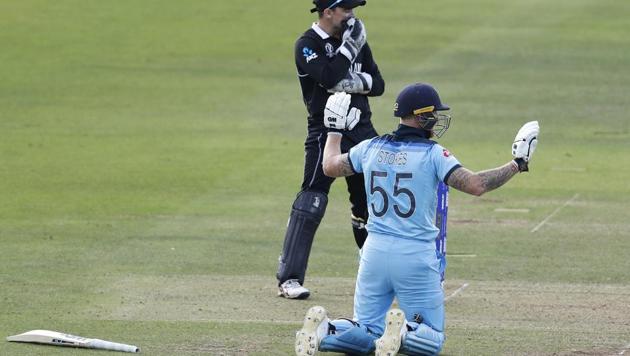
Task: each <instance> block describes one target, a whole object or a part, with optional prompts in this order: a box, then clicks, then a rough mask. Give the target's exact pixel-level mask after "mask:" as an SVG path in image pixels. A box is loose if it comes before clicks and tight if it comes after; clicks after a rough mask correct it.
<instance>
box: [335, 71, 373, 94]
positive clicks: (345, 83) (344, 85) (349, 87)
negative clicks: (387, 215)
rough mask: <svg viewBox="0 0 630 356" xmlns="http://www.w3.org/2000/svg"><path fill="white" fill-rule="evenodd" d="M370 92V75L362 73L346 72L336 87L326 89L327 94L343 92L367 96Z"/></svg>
mask: <svg viewBox="0 0 630 356" xmlns="http://www.w3.org/2000/svg"><path fill="white" fill-rule="evenodd" d="M370 90H372V75H370V74H369V73H364V72H348V74H347V75H346V77H345V78H343V79H341V80H340V81H339V83H337V85H335V86H334V87H332V88H330V89H328V92H329V93H336V92H339V91H345V92H346V93H353V94H367V93H369V92H370Z"/></svg>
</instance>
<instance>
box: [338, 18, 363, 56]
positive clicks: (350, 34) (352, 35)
mask: <svg viewBox="0 0 630 356" xmlns="http://www.w3.org/2000/svg"><path fill="white" fill-rule="evenodd" d="M346 26H347V28H346V30H345V31H344V32H343V35H342V36H341V40H342V41H343V42H341V46H339V49H338V51H339V53H341V54H343V55H344V56H346V58H348V60H350V62H352V63H354V60H355V59H356V58H357V55H358V54H359V52H360V51H361V48H363V45H364V44H365V42H366V41H367V33H366V32H365V26H363V22H361V20H359V19H355V18H354V17H351V18H350V19H348V22H347V23H346Z"/></svg>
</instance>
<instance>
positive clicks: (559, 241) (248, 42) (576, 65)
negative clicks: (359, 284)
mask: <svg viewBox="0 0 630 356" xmlns="http://www.w3.org/2000/svg"><path fill="white" fill-rule="evenodd" d="M308 9H310V1H306V0H301V1H279V0H276V1H244V0H236V1H193V0H183V1H162V0H160V1H157V0H156V1H95V0H59V1H44V0H22V1H18V0H5V1H2V2H0V48H1V49H2V50H0V64H1V65H0V138H1V139H0V202H1V203H0V255H1V258H0V337H5V336H9V335H14V334H18V333H21V332H24V331H27V330H31V329H51V330H60V331H65V332H69V333H73V334H78V335H82V336H88V337H97V338H102V339H108V340H113V341H118V342H125V343H130V344H135V345H138V346H140V347H141V348H142V350H143V353H145V354H147V355H197V354H204V353H205V354H210V355H285V354H291V353H292V352H293V338H294V332H295V330H297V329H298V328H299V327H300V325H301V321H302V317H303V314H304V312H305V311H306V310H307V309H308V308H309V307H310V306H312V305H315V304H320V305H323V306H325V307H326V308H327V309H328V310H329V312H330V313H331V314H332V315H333V316H351V315H352V294H353V288H354V277H355V274H356V268H357V252H356V249H355V247H354V241H353V238H352V234H351V230H350V226H349V219H348V214H349V205H348V202H347V193H346V192H345V184H344V183H343V182H339V183H337V184H335V185H334V186H333V190H332V192H331V198H330V203H329V207H328V212H327V216H326V218H325V219H324V221H323V223H322V226H321V227H320V230H319V232H318V235H317V238H316V242H315V244H314V246H313V251H312V255H311V259H310V263H309V273H308V276H307V278H308V280H307V286H308V287H310V288H311V289H312V291H313V292H314V294H313V295H312V297H311V299H309V300H307V301H287V300H283V299H280V298H277V297H276V282H275V277H274V276H275V271H276V265H277V257H278V254H279V253H280V250H281V248H282V241H283V236H284V229H285V224H286V220H287V217H288V214H289V210H290V205H291V203H292V201H293V198H294V196H295V193H297V190H298V188H299V184H300V182H301V176H302V160H303V148H302V144H303V140H304V135H305V131H306V129H305V127H306V119H305V117H306V112H305V109H304V106H303V104H302V99H301V93H300V90H299V85H298V81H297V79H296V73H295V68H294V64H293V57H292V56H293V43H294V41H295V39H296V38H297V37H298V36H299V35H300V34H301V33H302V32H303V31H304V30H305V29H306V28H307V27H308V26H310V23H311V22H312V21H314V17H313V15H311V14H309V12H308ZM629 13H630V2H628V1H619V0H557V1H540V0H516V1H498V0H482V1H474V2H469V1H455V0H447V1H437V0H431V1H416V0H397V1H384V0H371V1H369V4H368V6H367V7H365V8H361V9H359V10H358V11H357V15H358V16H359V17H361V18H363V19H364V20H365V22H366V28H367V30H368V41H369V42H370V45H371V47H372V49H373V51H374V54H375V58H376V61H377V62H378V63H379V65H380V69H381V72H382V74H383V77H384V78H385V81H386V92H385V95H383V96H382V97H379V98H374V99H373V100H372V109H373V112H374V118H373V120H374V122H375V125H376V126H377V128H378V129H379V131H380V132H382V133H384V132H387V131H391V130H392V129H393V128H394V127H395V125H396V123H395V120H394V119H392V112H391V109H392V104H393V101H394V98H395V97H396V95H397V93H398V92H399V91H400V90H401V89H402V88H403V87H404V86H405V85H406V84H409V83H411V82H415V81H425V82H429V83H432V84H434V85H435V86H436V87H437V88H438V89H439V91H440V94H441V96H442V99H443V101H444V102H446V103H448V104H449V105H450V106H451V107H452V108H453V110H452V115H453V122H452V126H451V128H450V130H449V131H448V133H447V134H446V135H445V136H444V137H443V139H442V140H441V141H440V142H441V143H442V144H443V145H444V146H446V147H448V148H449V150H450V151H451V152H452V153H453V154H455V155H456V156H457V157H458V159H459V160H460V161H461V162H462V163H464V164H465V165H466V166H467V167H468V168H470V169H473V170H481V169H485V168H490V167H494V166H497V165H500V164H503V163H505V162H507V161H508V160H509V159H510V157H511V156H510V144H511V140H512V139H513V137H514V134H515V133H516V131H517V130H518V128H519V127H520V126H521V124H522V123H524V122H526V121H529V120H532V119H537V120H539V121H540V125H541V136H540V143H539V146H538V150H537V152H536V156H535V158H534V161H533V162H532V164H531V166H530V167H531V172H530V173H528V174H523V175H520V176H518V177H516V178H515V179H514V180H513V181H511V182H510V183H508V185H506V186H505V187H504V188H503V189H501V190H498V191H495V192H492V193H489V194H487V195H485V196H483V197H480V198H475V197H470V196H467V195H465V194H462V193H458V192H453V193H452V194H451V199H450V216H449V244H448V247H449V253H450V254H451V256H450V257H449V267H448V270H447V283H446V294H447V295H450V296H452V297H451V298H449V300H448V302H447V304H446V305H447V330H446V333H447V337H448V340H447V342H446V344H445V347H444V350H443V354H446V355H498V354H507V355H532V354H536V355H568V354H580V355H600V354H601V355H622V354H628V353H630V314H629V311H630V222H629V217H630V203H629V202H630V187H629V185H628V180H629V178H630V131H629V126H630V125H629V122H630V120H629V117H628V113H629V112H630V104H629V103H628V97H629V95H628V94H629V93H630V71H629V70H628V63H630V37H629V36H628V33H630V22H628V18H627V17H628V16H627V15H628V14H629ZM506 209H521V210H516V211H515V210H506ZM522 209H526V210H522ZM533 230H535V231H534V232H532V231H533ZM465 284H466V285H467V287H466V288H462V286H464V285H465ZM455 292H457V293H456V294H454V293H455ZM105 353H107V352H102V351H101V352H98V351H89V350H78V349H63V348H54V347H47V346H36V345H25V344H14V343H8V342H5V341H4V339H1V340H0V354H2V355H62V354H63V355H91V354H93V355H103V354H105Z"/></svg>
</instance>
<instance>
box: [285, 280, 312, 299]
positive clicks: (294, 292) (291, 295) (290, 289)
mask: <svg viewBox="0 0 630 356" xmlns="http://www.w3.org/2000/svg"><path fill="white" fill-rule="evenodd" d="M309 295H311V292H310V291H309V290H308V289H306V288H304V287H302V285H301V284H300V282H298V280H297V279H289V280H286V281H284V282H283V283H282V284H281V285H280V286H279V287H278V296H280V297H285V298H288V299H306V298H308V296H309Z"/></svg>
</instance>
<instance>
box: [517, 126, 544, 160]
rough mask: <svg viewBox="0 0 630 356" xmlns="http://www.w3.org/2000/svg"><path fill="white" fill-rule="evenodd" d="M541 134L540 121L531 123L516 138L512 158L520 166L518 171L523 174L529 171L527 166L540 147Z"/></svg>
mask: <svg viewBox="0 0 630 356" xmlns="http://www.w3.org/2000/svg"><path fill="white" fill-rule="evenodd" d="M539 132H540V127H539V126H538V121H530V122H528V123H526V124H525V125H523V127H521V129H520V130H518V133H517V134H516V137H515V138H514V143H513V144H512V156H514V162H516V164H518V170H519V171H521V172H526V171H528V170H529V168H528V166H527V164H528V163H529V161H530V160H531V159H532V155H533V154H534V151H535V150H536V146H537V145H538V133H539Z"/></svg>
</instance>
